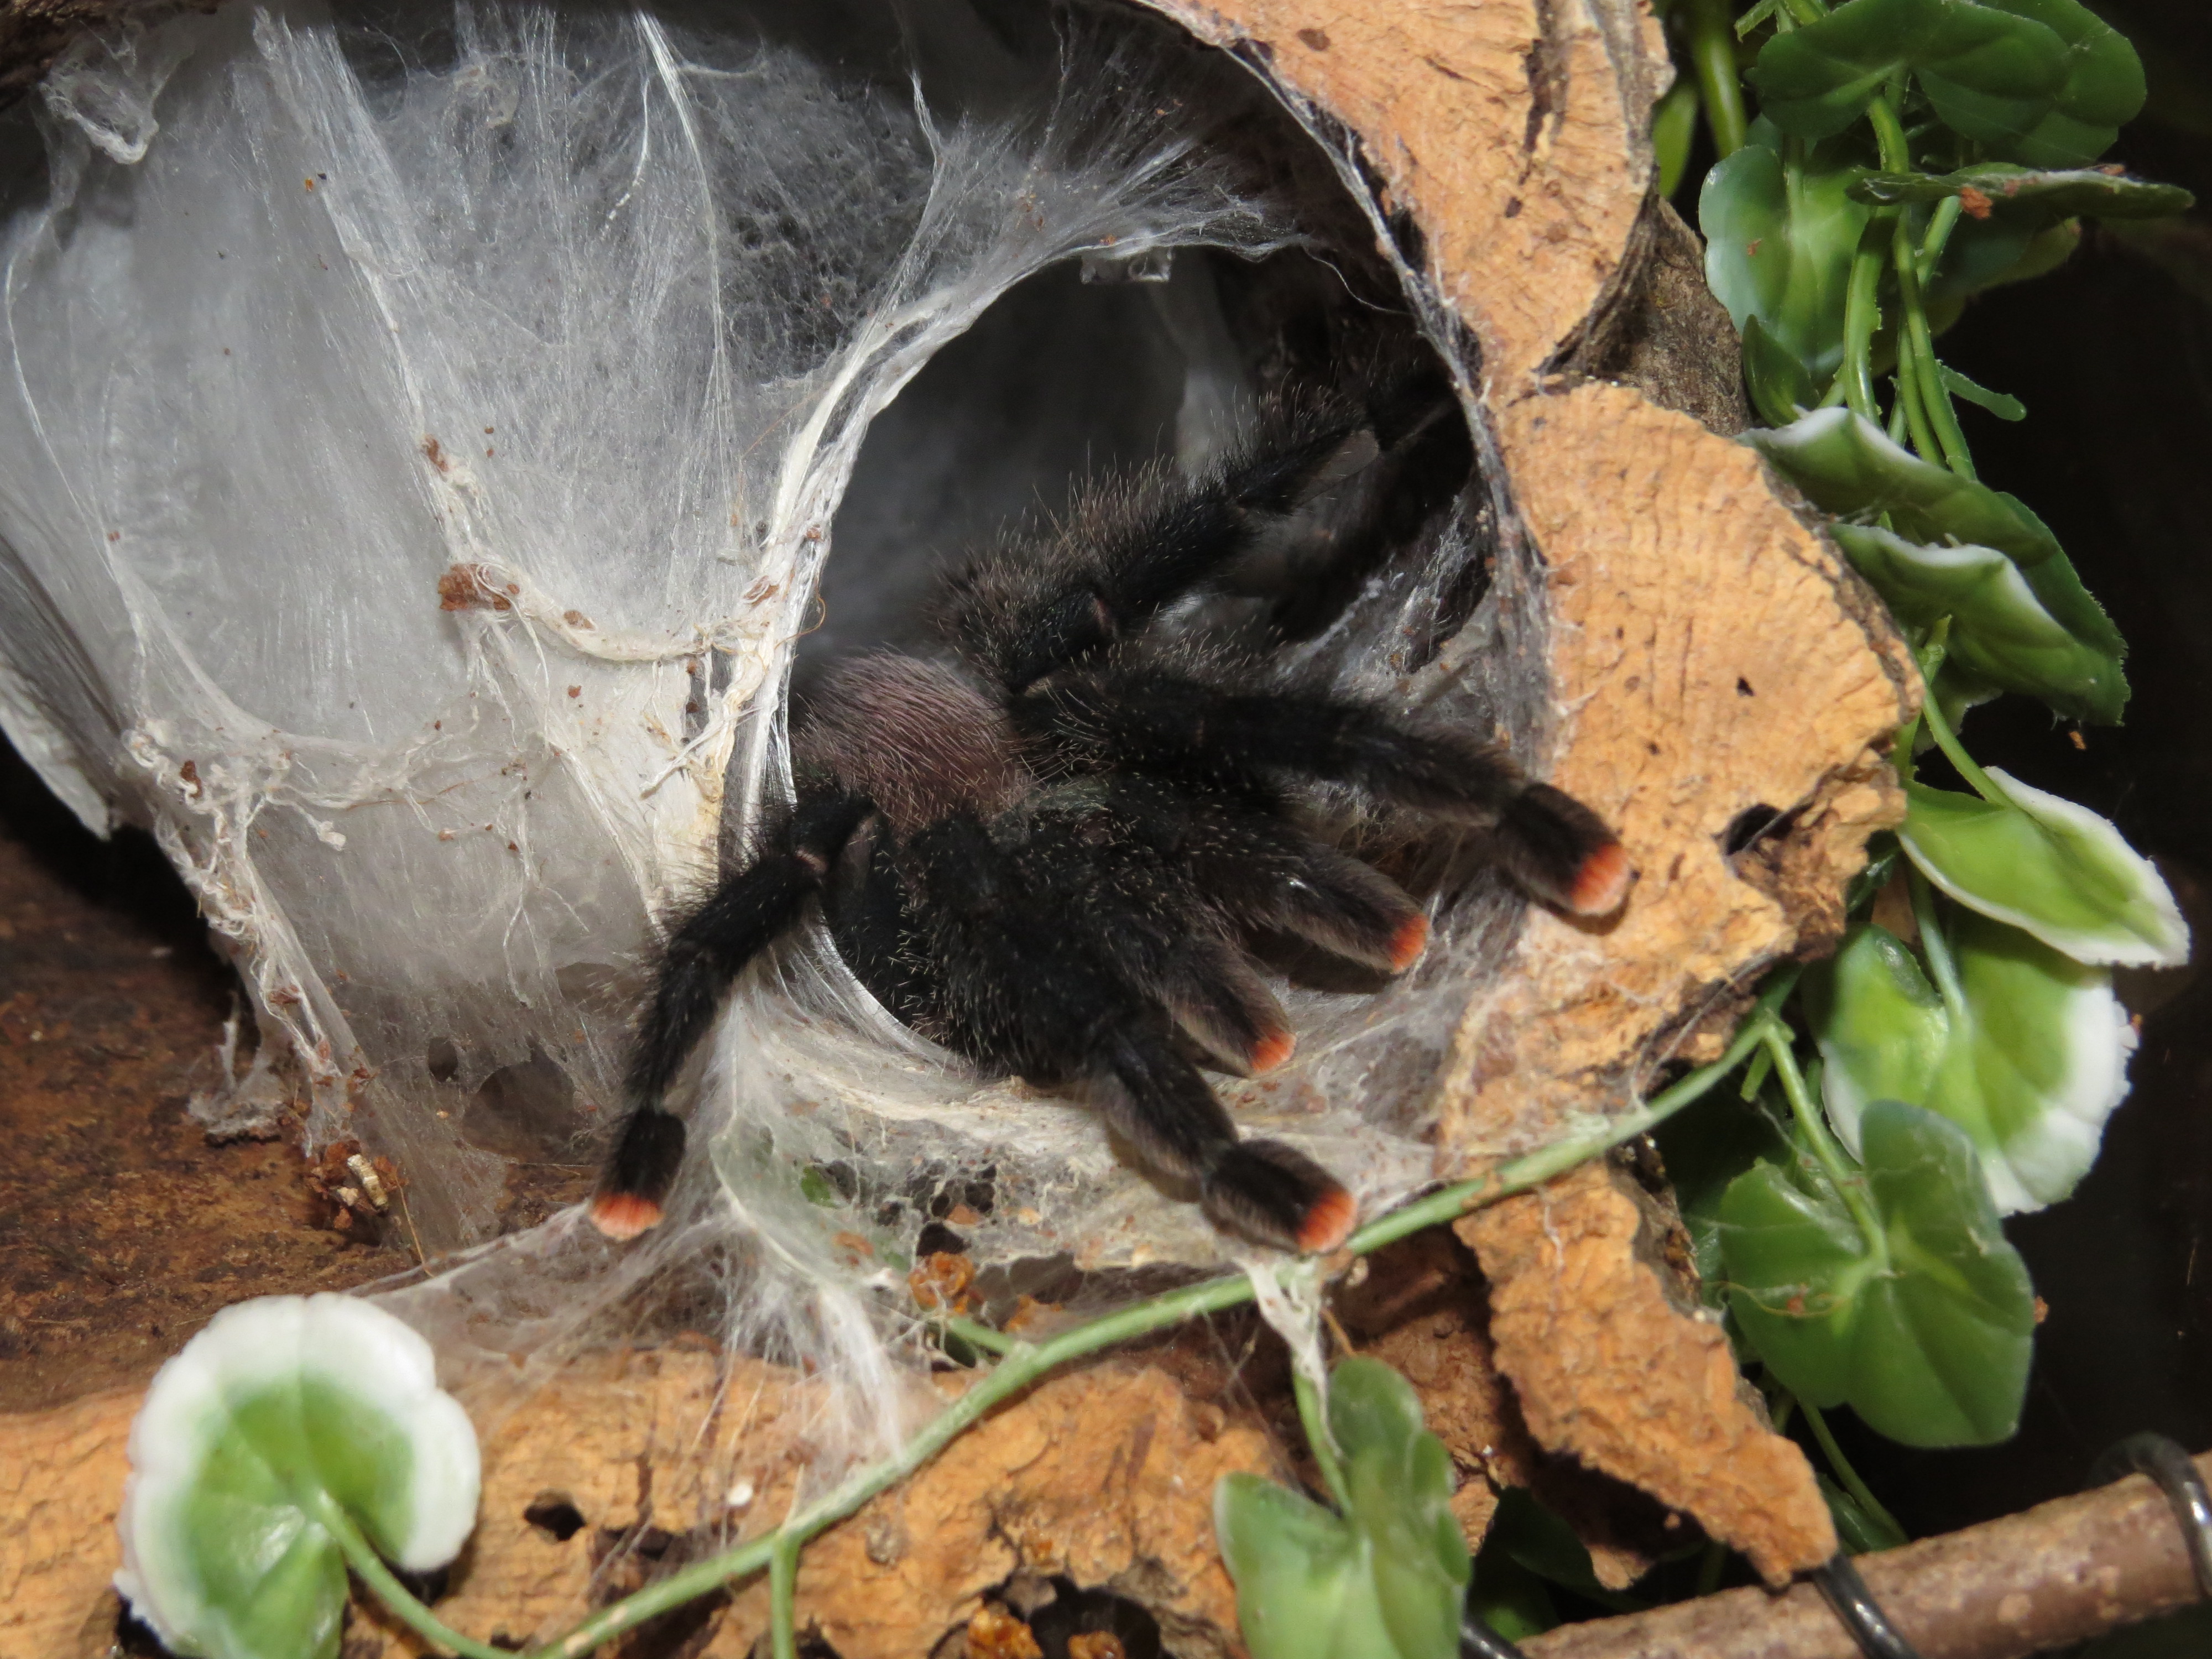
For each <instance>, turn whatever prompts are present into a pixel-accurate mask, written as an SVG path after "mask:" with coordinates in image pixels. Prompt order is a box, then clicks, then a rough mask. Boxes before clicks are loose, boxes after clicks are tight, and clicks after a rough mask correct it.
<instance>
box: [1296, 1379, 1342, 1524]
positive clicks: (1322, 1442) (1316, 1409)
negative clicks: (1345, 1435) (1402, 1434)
mask: <svg viewBox="0 0 2212 1659" xmlns="http://www.w3.org/2000/svg"><path fill="white" fill-rule="evenodd" d="M1291 1393H1292V1394H1293V1395H1296V1396H1297V1402H1298V1422H1299V1424H1300V1425H1301V1426H1302V1427H1304V1430H1305V1431H1306V1444H1307V1445H1309V1446H1310V1447H1311V1448H1312V1449H1313V1455H1314V1465H1315V1467H1316V1468H1318V1469H1320V1471H1321V1483H1322V1486H1326V1487H1328V1496H1329V1501H1330V1502H1331V1503H1333V1504H1335V1505H1336V1512H1337V1513H1338V1514H1339V1515H1349V1514H1350V1513H1351V1512H1352V1489H1351V1488H1350V1487H1348V1486H1346V1485H1345V1484H1344V1465H1343V1464H1342V1463H1340V1462H1338V1461H1337V1455H1336V1437H1335V1436H1334V1435H1333V1434H1331V1433H1330V1432H1329V1431H1328V1412H1327V1411H1326V1410H1324V1409H1323V1407H1322V1398H1321V1390H1320V1389H1316V1387H1314V1382H1313V1378H1311V1377H1310V1376H1307V1375H1306V1374H1305V1371H1304V1369H1303V1368H1302V1367H1300V1366H1298V1365H1297V1364H1292V1365H1291Z"/></svg>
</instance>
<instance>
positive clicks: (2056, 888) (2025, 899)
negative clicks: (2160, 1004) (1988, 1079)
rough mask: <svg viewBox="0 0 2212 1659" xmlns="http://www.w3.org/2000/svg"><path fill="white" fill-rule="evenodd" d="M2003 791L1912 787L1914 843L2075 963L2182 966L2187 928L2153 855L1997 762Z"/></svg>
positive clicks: (1987, 904) (1942, 874) (1949, 877)
mask: <svg viewBox="0 0 2212 1659" xmlns="http://www.w3.org/2000/svg"><path fill="white" fill-rule="evenodd" d="M1987 775H1988V777H1989V780H1990V783H1991V784H1992V785H1994V786H1995V787H1996V791H1997V793H1999V794H2000V795H2002V797H2003V800H2002V802H1996V801H1988V800H1984V799H1982V798H1981V797H1980V796H1978V795H1967V794H1960V793H1957V792H1956V791H1953V790H1946V789H1933V788H1930V787H1928V786H1927V785H1926V784H1923V783H1914V784H1909V785H1907V786H1906V788H1905V799H1906V810H1905V827H1904V828H1903V829H1900V830H1899V832H1898V839H1899V841H1900V842H1902V843H1903V845H1904V847H1905V853H1906V854H1908V855H1909V856H1910V857H1911V860H1912V861H1913V862H1914V863H1915V864H1917V865H1918V866H1920V868H1921V870H1922V871H1923V872H1925V873H1926V875H1927V877H1928V879H1929V880H1930V881H1932V882H1934V883H1935V884H1936V886H1938V887H1940V888H1942V890H1944V891H1945V892H1946V893H1948V894H1949V895H1950V896H1952V897H1953V898H1954V899H1956V900H1958V902H1960V903H1961V904H1963V905H1965V906H1966V907H1967V908H1969V909H1972V910H1978V911H1979V912H1980V913H1981V914H1982V915H1985V916H1993V917H1995V918H1996V920H1997V921H2004V922H2009V923H2011V924H2012V925H2013V926H2014V927H2020V928H2024V929H2026V930H2027V932H2028V933H2033V935H2034V936H2035V937H2036V938H2038V939H2041V940H2042V941H2043V942H2044V943H2045V945H2050V946H2051V948H2052V949H2053V950H2057V951H2064V952H2065V953H2066V954H2067V955H2068V956H2069V957H2073V958H2074V959H2075V961H2076V962H2084V963H2116V964H2118V965H2120V966H2124V967H2130V968H2143V967H2158V968H2179V967H2180V966H2181V965H2182V964H2183V963H2185V962H2187V961H2188V960H2189V927H2188V924H2187V923H2186V922H2185V921H2183V920H2182V918H2181V909H2180V907H2179V905H2177V904H2176V903H2175V902H2174V899H2173V894H2172V890H2169V889H2168V888H2167V886H2166V882H2165V880H2164V878H2161V877H2160V875H2159V873H2158V871H2157V869H2156V868H2155V866H2153V865H2152V863H2151V861H2150V860H2148V859H2147V858H2145V857H2143V855H2142V854H2140V853H2138V852H2136V850H2135V849H2134V848H2132V847H2130V846H2129V845H2128V844H2127V842H2126V841H2125V839H2124V838H2123V837H2122V836H2121V835H2120V832H2119V831H2118V829H2114V828H2113V827H2112V822H2111V820H2109V819H2107V818H2103V817H2099V816H2098V815H2097V814H2096V813H2094V812H2092V811H2090V810H2089V809H2088V808H2087V807H2086V806H2082V805H2078V804H2077V803H2075V802H2073V801H2070V800H2065V799H2061V798H2060V797H2058V796H2057V795H2052V794H2046V793H2045V792H2044V791H2042V790H2040V789H2036V788H2033V787H2030V786H2028V785H2027V784H2024V783H2022V782H2021V781H2019V780H2018V779H2016V778H2015V777H2012V776H2010V775H2008V774H2007V773H2005V772H2003V771H2002V770H2000V769H1997V768H1996V767H1994V766H1992V767H1990V768H1989V769H1988V772H1987Z"/></svg>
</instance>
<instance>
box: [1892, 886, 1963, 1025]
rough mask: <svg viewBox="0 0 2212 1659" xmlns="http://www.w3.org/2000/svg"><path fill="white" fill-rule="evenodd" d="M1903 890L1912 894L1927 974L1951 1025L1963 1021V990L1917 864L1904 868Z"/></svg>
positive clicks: (1932, 898) (1933, 898) (1929, 889)
mask: <svg viewBox="0 0 2212 1659" xmlns="http://www.w3.org/2000/svg"><path fill="white" fill-rule="evenodd" d="M1905 887H1906V890H1908V891H1909V892H1911V895H1912V920H1913V921H1914V922H1915V924H1917V926H1918V927H1919V929H1920V949H1921V951H1922V952H1923V954H1924V955H1925V956H1926V957H1927V958H1928V971H1929V974H1930V975H1932V976H1933V977H1934V979H1935V981H1936V993H1937V994H1939V995H1940V996H1942V999H1943V1006H1944V1007H1945V1009H1947V1010H1948V1012H1949V1013H1950V1016H1951V1023H1952V1024H1954V1025H1957V1026H1963V1025H1964V1024H1966V987H1964V986H1962V985H1960V983H1959V964H1958V963H1957V962H1956V961H1955V960H1954V958H1953V957H1952V955H1951V941H1950V940H1949V939H1946V938H1944V937H1943V922H1942V917H1940V916H1938V915H1936V890H1935V889H1934V888H1933V887H1931V886H1929V884H1928V878H1927V877H1926V876H1924V875H1923V874H1922V873H1921V872H1920V866H1918V865H1917V864H1916V865H1911V866H1907V868H1906V871H1905Z"/></svg>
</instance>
